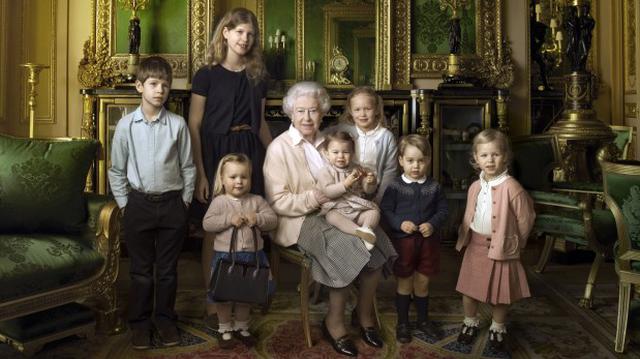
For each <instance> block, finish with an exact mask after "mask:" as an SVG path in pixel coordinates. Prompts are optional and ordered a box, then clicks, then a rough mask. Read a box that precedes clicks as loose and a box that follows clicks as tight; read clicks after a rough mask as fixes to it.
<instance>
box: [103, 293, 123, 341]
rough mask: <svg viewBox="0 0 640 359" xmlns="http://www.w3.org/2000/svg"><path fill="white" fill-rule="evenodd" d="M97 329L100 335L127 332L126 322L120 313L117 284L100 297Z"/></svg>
mask: <svg viewBox="0 0 640 359" xmlns="http://www.w3.org/2000/svg"><path fill="white" fill-rule="evenodd" d="M96 328H97V331H98V332H99V333H106V334H109V335H114V334H120V333H122V332H124V331H125V330H126V328H125V325H124V320H123V319H122V317H121V316H120V313H119V311H118V297H117V292H116V286H115V284H113V285H111V286H110V287H109V288H107V290H105V291H104V292H103V293H101V294H100V295H99V296H98V318H97V323H96Z"/></svg>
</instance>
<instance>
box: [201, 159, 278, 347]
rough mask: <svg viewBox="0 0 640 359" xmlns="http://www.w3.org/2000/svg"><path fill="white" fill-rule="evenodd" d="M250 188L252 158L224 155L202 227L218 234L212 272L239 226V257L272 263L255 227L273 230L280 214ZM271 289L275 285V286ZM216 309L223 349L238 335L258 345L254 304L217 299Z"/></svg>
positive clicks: (224, 256)
mask: <svg viewBox="0 0 640 359" xmlns="http://www.w3.org/2000/svg"><path fill="white" fill-rule="evenodd" d="M250 189H251V161H250V160H249V158H248V157H247V156H246V155H245V154H242V153H231V154H228V155H226V156H224V157H222V159H221V160H220V164H219V165H218V169H217V171H216V176H215V182H214V188H213V195H214V196H215V197H214V198H213V200H212V201H211V205H209V209H208V210H207V213H206V214H205V215H204V219H203V220H202V228H204V230H205V231H207V232H209V233H212V234H214V235H215V239H214V242H213V249H214V256H213V260H212V261H211V272H212V273H213V271H214V270H215V268H216V266H217V264H218V262H219V261H221V260H222V259H225V258H228V257H229V256H230V253H229V247H230V244H231V236H232V233H233V230H234V228H237V233H236V247H235V250H236V259H237V260H239V261H244V262H250V261H254V260H255V256H258V257H259V259H260V263H268V260H267V255H266V254H265V253H264V251H263V250H262V247H263V245H264V244H263V240H262V236H260V235H258V238H257V246H256V245H255V244H254V235H255V233H254V230H253V227H258V229H259V230H260V231H270V230H272V229H275V228H276V226H277V225H278V217H277V216H276V213H275V212H274V211H273V209H271V207H270V206H269V204H268V203H267V201H265V199H264V198H262V197H260V196H258V195H255V194H252V193H249V190H250ZM258 233H259V231H258ZM272 284H273V283H270V285H272ZM238 285H239V286H241V285H246V283H238ZM269 289H270V290H273V289H274V288H273V287H272V286H271V287H270V288H269ZM208 300H209V302H211V303H213V302H214V301H213V299H212V298H208ZM216 309H217V312H218V322H219V324H218V333H219V344H220V347H221V348H223V349H229V348H231V347H233V346H234V344H235V342H234V340H233V338H234V337H236V338H237V339H239V340H240V341H241V342H242V343H244V344H245V345H247V346H253V345H254V344H255V338H254V337H253V335H251V333H250V332H249V319H250V309H251V308H250V304H248V303H235V305H234V303H232V302H217V303H216ZM207 314H211V313H207ZM234 315H235V318H234ZM234 319H235V321H234Z"/></svg>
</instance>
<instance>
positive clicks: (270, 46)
mask: <svg viewBox="0 0 640 359" xmlns="http://www.w3.org/2000/svg"><path fill="white" fill-rule="evenodd" d="M269 48H270V49H272V48H273V36H271V35H269Z"/></svg>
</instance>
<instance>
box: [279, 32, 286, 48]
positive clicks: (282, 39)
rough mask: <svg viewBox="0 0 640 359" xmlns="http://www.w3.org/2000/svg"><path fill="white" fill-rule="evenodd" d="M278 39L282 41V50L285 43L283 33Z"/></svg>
mask: <svg viewBox="0 0 640 359" xmlns="http://www.w3.org/2000/svg"><path fill="white" fill-rule="evenodd" d="M280 39H281V41H282V49H283V50H284V44H285V43H286V38H285V37H284V35H282V37H281V38H280Z"/></svg>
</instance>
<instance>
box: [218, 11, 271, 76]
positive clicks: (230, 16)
mask: <svg viewBox="0 0 640 359" xmlns="http://www.w3.org/2000/svg"><path fill="white" fill-rule="evenodd" d="M243 24H250V25H251V26H253V34H254V39H253V46H251V50H249V52H248V53H247V54H246V55H244V59H245V69H246V71H247V77H248V78H249V79H251V80H252V82H253V83H254V85H255V84H256V83H258V82H260V81H262V80H264V78H265V77H266V76H267V70H266V68H265V65H264V59H263V57H262V48H261V46H260V28H259V27H258V19H256V15H255V14H254V13H253V12H251V10H248V9H245V8H243V7H237V8H235V9H232V10H230V11H228V12H227V13H226V14H225V15H224V17H223V18H222V19H221V20H220V22H219V23H218V25H217V26H216V29H215V31H214V32H213V38H212V40H211V44H209V49H208V51H207V64H208V65H209V66H213V65H219V64H221V63H222V62H223V61H224V60H225V59H226V58H227V52H228V51H229V48H228V47H227V41H226V39H225V38H224V36H223V35H222V32H223V30H224V29H225V28H227V30H233V29H235V28H236V27H237V26H238V25H243Z"/></svg>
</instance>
